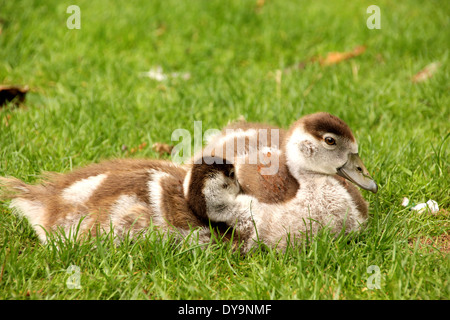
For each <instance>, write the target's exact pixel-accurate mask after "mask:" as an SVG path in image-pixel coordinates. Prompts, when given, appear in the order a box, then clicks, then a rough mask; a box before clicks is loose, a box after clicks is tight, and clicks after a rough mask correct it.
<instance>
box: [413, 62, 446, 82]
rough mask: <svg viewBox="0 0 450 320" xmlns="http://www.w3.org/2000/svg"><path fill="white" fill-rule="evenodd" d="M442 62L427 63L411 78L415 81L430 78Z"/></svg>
mask: <svg viewBox="0 0 450 320" xmlns="http://www.w3.org/2000/svg"><path fill="white" fill-rule="evenodd" d="M440 66H441V64H440V63H439V62H433V63H430V64H429V65H427V66H426V67H425V68H423V69H422V70H420V71H419V72H417V73H416V74H415V75H414V76H413V77H412V79H411V81H412V82H413V83H417V82H424V81H426V80H428V79H430V78H431V77H432V76H433V74H435V73H436V71H437V70H438V69H439V67H440Z"/></svg>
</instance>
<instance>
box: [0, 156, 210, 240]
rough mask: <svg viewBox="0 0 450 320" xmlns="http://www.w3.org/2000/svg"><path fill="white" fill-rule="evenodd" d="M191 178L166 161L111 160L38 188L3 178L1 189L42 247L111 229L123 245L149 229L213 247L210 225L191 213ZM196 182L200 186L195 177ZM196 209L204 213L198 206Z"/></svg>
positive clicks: (54, 178)
mask: <svg viewBox="0 0 450 320" xmlns="http://www.w3.org/2000/svg"><path fill="white" fill-rule="evenodd" d="M186 172H187V168H185V167H181V166H177V165H175V164H173V163H171V162H169V161H163V160H140V159H128V160H112V161H106V162H102V163H99V164H93V165H89V166H87V167H84V168H80V169H76V170H74V171H72V172H70V173H66V174H49V175H48V177H47V180H46V181H44V182H43V183H41V184H37V185H29V184H25V183H24V182H22V181H20V180H18V179H15V178H3V177H0V185H3V187H4V192H3V198H9V199H12V201H11V203H10V207H11V208H12V209H13V210H14V211H15V212H16V213H18V214H19V215H22V216H24V217H26V218H27V219H28V221H29V222H30V224H31V225H32V227H33V228H34V230H35V231H36V233H37V235H38V237H39V239H40V240H41V241H42V242H43V243H45V242H47V240H48V239H47V236H48V235H50V234H53V233H55V232H58V231H64V233H65V234H66V235H69V234H72V235H73V234H75V232H77V234H78V236H82V235H86V234H91V235H96V234H97V232H100V233H104V232H110V231H111V227H112V230H113V232H114V235H115V236H117V238H118V239H120V238H122V237H123V236H124V235H125V234H126V233H128V232H129V234H130V236H134V235H136V234H138V233H141V232H145V231H146V230H148V228H149V226H150V225H153V226H155V227H156V228H158V229H159V230H162V231H163V232H166V231H171V232H172V231H173V232H174V233H175V234H177V235H179V236H181V237H185V236H188V235H189V234H190V236H191V237H193V238H195V237H197V239H193V240H195V241H197V240H198V242H199V243H208V242H209V241H210V237H211V233H210V228H209V224H208V223H207V221H205V220H202V219H200V218H199V217H201V215H198V214H196V213H194V212H193V211H192V208H193V207H191V206H189V204H188V202H187V201H186V198H185V196H184V191H183V181H184V179H185V176H186ZM199 173H201V172H199ZM201 174H203V173H201ZM192 177H193V179H194V180H195V181H196V180H198V179H197V178H196V174H194V175H192ZM192 189H195V188H192ZM191 195H192V196H193V197H194V198H195V194H193V193H191ZM194 209H196V210H200V211H202V212H203V211H205V209H202V208H201V207H200V206H199V205H198V204H195V206H194ZM192 230H195V232H196V233H194V234H191V231H192Z"/></svg>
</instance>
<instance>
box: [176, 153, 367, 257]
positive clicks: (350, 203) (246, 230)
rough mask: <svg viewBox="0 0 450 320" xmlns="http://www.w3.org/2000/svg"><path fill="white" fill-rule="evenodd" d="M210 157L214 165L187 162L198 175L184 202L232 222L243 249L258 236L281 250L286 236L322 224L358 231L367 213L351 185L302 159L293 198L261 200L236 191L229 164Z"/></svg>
mask: <svg viewBox="0 0 450 320" xmlns="http://www.w3.org/2000/svg"><path fill="white" fill-rule="evenodd" d="M313 157H314V155H313ZM216 160H218V161H217V163H218V164H215V165H214V166H212V165H208V164H205V163H200V164H194V165H193V166H192V177H196V178H195V179H198V181H197V182H196V183H190V184H189V189H188V190H187V194H188V197H187V198H188V202H189V203H190V204H191V205H194V206H195V205H197V204H198V205H199V206H200V208H204V209H206V210H197V213H199V214H200V215H201V216H202V217H203V218H208V219H210V220H211V221H213V222H223V223H226V224H227V225H229V226H232V227H234V228H236V232H237V233H238V234H239V235H240V238H241V240H242V241H243V245H242V248H241V250H242V252H244V253H246V252H248V251H250V249H251V248H253V247H255V246H256V245H257V243H258V241H261V242H263V243H264V244H266V245H268V246H271V247H276V248H277V249H279V250H284V249H285V248H286V247H287V246H288V245H289V244H290V241H294V239H300V240H301V239H304V237H305V235H309V236H312V237H313V236H314V235H316V234H317V232H318V231H319V230H321V229H322V228H324V227H327V228H329V229H330V231H331V232H332V233H334V234H339V233H341V232H344V233H345V234H348V233H350V232H352V231H359V230H360V229H361V227H362V226H363V225H364V224H365V222H366V220H367V218H368V214H367V205H366V203H365V201H364V200H363V199H362V197H361V195H360V194H359V192H358V191H357V190H356V192H354V191H351V192H349V188H348V186H346V185H345V184H343V183H342V182H340V181H339V180H337V179H336V178H335V177H334V175H333V174H327V173H323V172H314V171H311V170H306V168H309V167H308V166H307V164H305V165H302V164H301V163H300V166H301V167H300V168H299V171H298V173H297V175H298V178H299V180H300V181H302V185H301V188H299V189H298V191H297V193H296V194H295V196H294V197H293V198H291V199H289V200H287V201H285V202H283V203H264V202H261V201H259V200H258V199H257V198H256V197H254V196H252V195H248V194H243V193H242V190H241V187H240V185H239V183H238V180H237V175H236V171H235V168H234V166H233V165H231V164H226V163H225V164H220V163H222V162H221V161H219V160H220V159H216ZM192 177H191V179H193V178H192ZM192 188H195V189H192ZM350 190H353V189H351V188H350ZM185 191H186V190H185ZM191 193H192V194H194V195H195V196H190V194H191ZM355 198H357V201H355Z"/></svg>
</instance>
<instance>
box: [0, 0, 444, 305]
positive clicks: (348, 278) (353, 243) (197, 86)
mask: <svg viewBox="0 0 450 320" xmlns="http://www.w3.org/2000/svg"><path fill="white" fill-rule="evenodd" d="M74 2H76V3H74ZM73 4H76V5H78V6H79V8H80V12H81V15H80V21H81V24H80V27H81V28H80V29H69V28H68V27H67V20H68V19H69V17H70V16H71V14H72V13H67V12H66V10H67V8H68V6H69V5H73ZM369 4H371V3H368V2H367V1H360V0H355V1H344V0H336V1H287V0H283V1H271V0H266V1H261V0H259V1H257V0H252V1H250V0H247V1H243V0H242V1H238V0H232V1H220V0H212V1H211V0H196V1H184V0H164V1H162V0H161V1H142V0H141V1H138V0H133V1H106V0H101V1H100V0H99V1H86V0H79V1H57V0H47V1H31V0H22V1H10V0H0V84H8V85H20V86H25V85H28V86H29V88H30V91H29V92H28V94H27V96H26V100H25V102H24V103H23V104H21V105H19V106H18V107H16V106H14V104H13V103H9V104H7V105H5V106H2V107H0V176H7V175H8V176H15V177H18V178H20V179H23V180H24V181H27V182H30V183H32V182H35V181H37V180H38V178H39V175H40V174H41V173H43V172H45V171H57V172H67V171H69V170H71V169H72V168H76V167H80V166H83V165H87V164H90V163H93V162H98V161H100V160H102V159H110V158H125V157H136V158H138V157H139V158H141V157H149V158H160V157H163V158H166V159H169V156H167V155H163V156H160V155H159V153H157V152H156V151H154V150H153V149H152V145H153V144H154V143H155V142H159V143H167V144H176V143H177V142H176V141H171V135H172V132H173V131H174V130H175V129H180V128H181V129H186V130H188V131H189V132H191V133H192V134H193V133H194V121H202V123H201V124H202V131H203V132H205V131H206V130H208V129H211V128H218V129H220V128H222V127H223V126H225V125H226V124H227V123H228V122H229V121H230V120H234V119H237V118H238V117H239V116H241V115H242V116H244V117H245V118H246V119H247V120H248V121H258V122H268V123H271V124H274V125H278V126H280V127H284V128H288V127H289V125H290V124H291V123H292V122H294V121H295V120H296V119H298V118H299V117H301V116H302V115H304V114H308V113H313V112H317V111H328V112H330V113H333V114H335V115H337V116H339V117H340V118H342V119H343V120H345V121H346V122H347V123H348V124H349V126H350V127H351V128H352V130H353V131H354V133H355V136H356V138H357V140H358V141H359V146H360V150H359V153H360V155H361V157H362V159H363V160H364V163H365V165H366V166H367V168H368V169H369V171H370V172H371V173H372V174H373V177H374V178H375V180H376V181H377V182H378V184H379V187H380V189H379V192H378V193H377V194H375V195H374V194H371V193H369V192H366V191H363V195H364V196H365V198H366V199H367V200H368V201H369V203H370V221H369V224H368V227H367V228H366V229H365V230H363V231H362V232H361V233H360V234H358V235H357V236H356V237H352V238H348V237H344V236H341V237H339V238H337V239H336V240H333V239H332V237H331V235H330V234H327V233H326V232H323V233H321V234H320V235H319V236H318V237H317V238H316V239H314V241H311V242H310V243H307V244H302V245H299V246H298V247H297V248H295V249H292V250H288V251H287V252H285V253H278V252H276V251H273V250H260V251H257V252H255V253H254V254H252V255H249V256H246V257H243V256H240V255H239V254H238V253H233V252H232V251H231V250H230V249H229V247H228V246H227V244H223V243H220V244H218V245H214V246H211V247H209V248H207V249H202V248H199V247H197V246H191V247H189V246H187V245H174V244H173V243H170V242H164V241H161V240H160V239H159V237H158V236H157V235H154V236H153V237H151V238H142V239H138V240H137V241H125V242H124V243H123V244H122V245H121V246H114V245H113V243H112V239H111V237H109V236H108V235H105V236H103V237H101V238H96V239H92V241H90V242H87V243H73V242H71V241H66V242H64V243H59V249H58V250H56V249H55V246H56V245H57V244H53V245H48V246H44V245H41V244H40V243H39V241H38V238H37V236H36V235H35V233H34V232H33V230H32V228H31V227H30V226H29V225H28V223H27V221H24V220H21V219H20V218H18V217H16V216H15V215H13V213H12V212H11V210H10V209H9V208H8V203H7V202H0V299H449V298H450V259H449V253H450V231H449V230H450V215H449V211H448V210H449V204H450V192H449V188H450V169H449V168H450V166H449V159H450V157H449V145H450V138H449V133H450V125H449V124H450V99H449V89H450V88H449V83H450V81H449V80H450V79H449V61H450V59H449V41H448V40H449V39H450V25H449V21H450V19H449V15H450V2H448V1H437V0H435V1H419V0H417V1H414V0H408V1H396V2H392V1H384V0H383V1H381V0H379V1H377V2H376V5H378V6H379V8H380V19H381V20H380V21H381V29H369V28H368V27H367V20H368V19H369V17H370V16H371V13H367V11H366V10H367V7H368V6H369ZM360 46H364V48H365V51H364V50H363V51H364V52H362V54H360V55H358V56H356V57H353V58H350V59H345V60H343V61H340V62H338V63H333V64H331V65H324V63H321V61H323V59H326V57H327V55H328V53H330V52H341V53H344V52H351V51H352V50H353V49H354V48H357V47H360ZM319 57H322V60H321V59H320V58H319ZM433 63H434V64H433ZM432 64H433V65H432ZM430 65H432V66H435V68H432V67H430ZM158 66H160V67H161V68H162V70H163V72H164V73H165V75H167V78H166V79H163V80H162V81H158V80H156V79H151V78H150V77H148V74H146V72H148V71H149V70H150V69H152V68H156V67H158ZM427 66H428V69H427ZM424 69H425V71H424V72H423V73H422V74H423V75H424V78H423V79H422V81H414V80H415V79H417V77H416V76H417V74H418V73H419V72H420V71H422V70H424ZM426 71H428V73H427V72H426ZM403 197H408V198H410V199H411V201H413V202H415V203H419V202H425V201H427V200H429V199H433V200H435V201H437V202H438V204H439V206H440V211H439V212H437V213H434V214H432V213H418V212H415V211H411V210H409V208H404V207H403V206H402V205H401V202H402V199H403ZM71 266H75V267H71ZM371 266H376V267H371ZM368 268H369V270H372V269H371V268H375V271H369V272H368ZM375 278H376V279H379V286H375V287H374V286H373V284H374V283H376V282H375V281H374V279H375ZM68 281H69V282H68ZM73 283H75V284H76V285H77V286H76V287H78V288H74V286H73V285H72V284H73Z"/></svg>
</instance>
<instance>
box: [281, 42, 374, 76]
mask: <svg viewBox="0 0 450 320" xmlns="http://www.w3.org/2000/svg"><path fill="white" fill-rule="evenodd" d="M366 49H367V48H366V46H357V47H355V48H354V49H353V50H352V51H348V52H329V53H328V54H327V56H326V57H325V58H323V57H321V56H315V57H312V58H309V59H307V60H305V61H301V62H299V63H297V64H296V65H294V66H291V67H288V68H286V69H284V72H285V73H289V72H291V71H292V70H296V69H297V70H302V69H305V68H306V66H307V65H309V64H312V63H314V62H319V64H320V65H321V66H324V67H326V66H331V65H334V64H338V63H340V62H342V61H345V60H348V59H351V58H354V57H357V56H359V55H361V54H363V53H364V52H365V51H366Z"/></svg>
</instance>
